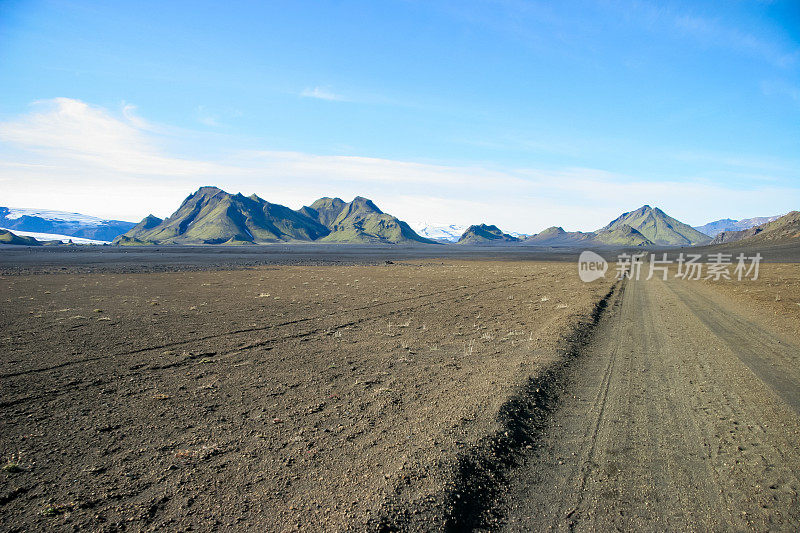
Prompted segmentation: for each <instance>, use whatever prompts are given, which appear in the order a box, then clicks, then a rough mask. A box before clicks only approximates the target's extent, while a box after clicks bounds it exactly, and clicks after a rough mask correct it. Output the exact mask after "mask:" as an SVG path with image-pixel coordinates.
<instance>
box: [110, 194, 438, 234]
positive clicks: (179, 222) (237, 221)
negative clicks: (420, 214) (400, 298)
mask: <svg viewBox="0 0 800 533" xmlns="http://www.w3.org/2000/svg"><path fill="white" fill-rule="evenodd" d="M312 241H322V242H363V243H367V242H382V243H392V244H397V243H405V242H421V243H422V242H430V241H428V240H427V239H423V238H422V237H420V236H419V235H417V234H416V233H414V231H413V230H412V229H411V228H410V227H408V224H406V223H405V222H402V221H400V220H398V219H396V218H395V217H393V216H391V215H388V214H385V213H383V212H382V211H381V210H380V209H378V207H377V206H375V204H373V203H372V201H370V200H368V199H366V198H361V197H357V198H356V199H354V200H353V201H352V202H350V203H346V202H344V201H343V200H341V199H339V198H320V199H319V200H317V201H316V202H314V203H313V204H311V206H307V207H303V208H301V209H300V210H298V211H294V210H293V209H290V208H288V207H286V206H283V205H280V204H273V203H270V202H267V201H266V200H263V199H261V198H259V197H258V196H256V195H255V194H254V195H251V196H247V197H246V196H243V195H242V194H230V193H227V192H225V191H223V190H222V189H219V188H217V187H201V188H200V189H198V190H197V192H195V193H193V194H191V195H190V196H189V197H187V198H186V200H184V201H183V203H182V204H181V205H180V207H179V208H178V210H177V211H175V213H173V214H172V215H171V216H170V217H168V218H166V219H164V220H161V219H159V218H158V217H155V216H153V215H150V216H148V217H146V218H145V219H144V220H142V221H141V222H140V223H139V224H137V225H136V226H135V227H134V228H132V229H131V230H130V231H128V232H127V233H125V234H124V235H122V236H120V237H118V238H117V239H116V240H115V241H114V242H115V243H117V244H258V243H277V242H312Z"/></svg>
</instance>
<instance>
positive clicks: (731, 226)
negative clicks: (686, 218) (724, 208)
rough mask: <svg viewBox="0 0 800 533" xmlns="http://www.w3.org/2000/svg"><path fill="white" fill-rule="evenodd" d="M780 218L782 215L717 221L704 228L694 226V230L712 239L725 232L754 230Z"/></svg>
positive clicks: (703, 226) (705, 225)
mask: <svg viewBox="0 0 800 533" xmlns="http://www.w3.org/2000/svg"><path fill="white" fill-rule="evenodd" d="M780 217H781V215H774V216H771V217H755V218H745V219H742V220H733V219H731V218H723V219H721V220H715V221H714V222H709V223H708V224H704V225H702V226H694V229H696V230H697V231H699V232H700V233H705V234H706V235H709V236H711V237H716V236H717V235H719V234H720V233H722V232H723V231H742V230H746V229H750V228H754V227H756V226H760V225H761V224H766V223H767V222H772V221H773V220H777V219H779V218H780Z"/></svg>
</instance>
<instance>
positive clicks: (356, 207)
mask: <svg viewBox="0 0 800 533" xmlns="http://www.w3.org/2000/svg"><path fill="white" fill-rule="evenodd" d="M323 200H328V199H323ZM333 200H334V201H335V200H337V198H334V199H333ZM317 202H319V200H317ZM317 202H314V203H315V204H316V203H317ZM313 205H314V204H312V207H313ZM337 208H338V203H336V204H334V205H332V206H331V212H333V211H334V210H336V209H337ZM328 228H329V229H330V233H329V234H328V235H326V236H325V237H323V238H322V239H320V241H321V242H349V243H365V244H367V243H372V244H380V243H384V244H400V243H414V242H418V243H424V244H433V243H434V241H432V240H430V239H426V238H424V237H420V236H419V235H417V233H416V232H415V231H414V230H413V229H411V226H409V225H408V224H407V223H405V222H403V221H402V220H398V219H397V218H395V217H393V216H392V215H389V214H387V213H384V212H383V211H381V210H380V209H378V206H376V205H375V204H374V203H373V202H372V200H369V199H368V198H363V197H361V196H356V197H355V198H354V199H353V201H352V202H350V203H347V204H344V205H343V206H342V207H341V211H339V214H338V215H337V216H336V219H335V220H334V221H333V222H331V223H330V224H329V225H328Z"/></svg>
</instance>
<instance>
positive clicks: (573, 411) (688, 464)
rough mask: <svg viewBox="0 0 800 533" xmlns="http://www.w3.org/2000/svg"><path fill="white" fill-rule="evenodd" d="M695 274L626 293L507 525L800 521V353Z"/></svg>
mask: <svg viewBox="0 0 800 533" xmlns="http://www.w3.org/2000/svg"><path fill="white" fill-rule="evenodd" d="M691 283H692V282H686V281H681V280H669V281H661V280H651V281H629V282H627V285H626V286H625V287H624V290H622V291H620V294H621V295H620V296H618V298H617V300H616V301H615V302H614V304H613V307H612V309H611V310H610V311H611V312H609V313H607V314H606V315H605V317H604V318H603V320H602V321H601V323H600V324H599V325H598V329H597V330H596V332H595V335H594V336H593V339H594V340H593V341H592V342H591V343H590V344H589V345H588V346H587V348H586V351H585V352H584V354H583V355H582V356H581V357H579V358H578V359H577V360H576V361H575V362H574V364H573V365H572V366H571V368H570V372H569V377H568V383H567V388H566V392H565V394H564V398H563V399H562V402H561V404H560V406H559V407H558V408H557V410H556V411H555V412H554V413H553V415H552V417H551V421H550V422H549V424H548V427H547V429H546V431H545V432H544V433H545V434H544V437H543V438H542V440H541V443H540V445H539V446H537V448H536V450H535V452H534V453H533V454H532V455H531V457H529V458H528V460H527V461H526V463H525V465H524V466H523V467H521V468H519V469H518V470H517V471H515V472H514V474H513V476H512V478H513V479H512V482H511V487H510V494H509V497H508V498H507V501H508V502H509V503H508V509H507V510H506V513H505V515H506V523H505V529H506V530H507V531H531V530H534V531H541V530H551V529H555V530H598V531H611V530H626V531H665V530H672V531H674V530H713V531H721V530H736V531H742V530H756V531H766V530H796V528H798V526H799V525H800V500H798V492H800V448H798V445H797V444H798V442H799V441H800V418H798V414H800V365H798V359H799V358H800V348H798V346H797V345H796V344H795V342H796V340H795V339H792V338H787V337H786V336H785V335H782V334H781V332H780V331H776V330H775V328H774V327H771V325H770V324H769V323H767V320H768V319H766V318H765V320H764V323H760V322H755V321H753V320H752V317H748V318H745V316H744V315H742V314H739V313H738V312H737V309H736V307H735V305H733V304H732V301H731V300H728V299H724V298H718V297H716V296H718V295H715V294H714V293H713V291H712V290H709V289H708V288H704V287H699V286H698V285H697V283H696V282H695V284H694V285H692V284H691Z"/></svg>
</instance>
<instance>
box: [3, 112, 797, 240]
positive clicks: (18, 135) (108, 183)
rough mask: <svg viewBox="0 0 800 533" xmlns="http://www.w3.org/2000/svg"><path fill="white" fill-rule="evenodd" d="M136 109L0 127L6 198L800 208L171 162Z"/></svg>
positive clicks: (286, 165)
mask: <svg viewBox="0 0 800 533" xmlns="http://www.w3.org/2000/svg"><path fill="white" fill-rule="evenodd" d="M133 112H134V108H133V107H132V106H130V105H126V106H125V107H123V108H122V110H121V111H120V113H119V115H115V114H114V113H112V112H110V111H108V110H106V109H103V108H99V107H95V106H91V105H88V104H86V103H84V102H81V101H78V100H71V99H67V98H58V99H55V100H52V101H49V102H40V103H38V104H36V109H35V110H34V111H33V112H31V113H29V114H26V115H22V116H20V117H17V118H16V119H14V120H11V121H8V122H2V123H0V140H2V141H3V143H4V144H2V145H0V182H3V184H4V186H3V199H2V202H3V205H9V206H14V207H39V208H51V209H60V210H65V211H76V212H81V213H85V214H89V215H95V216H100V217H104V218H117V219H123V220H125V219H127V220H139V219H141V218H142V217H144V216H145V215H146V214H148V213H151V212H152V213H154V214H156V215H158V216H166V215H169V214H171V213H172V211H174V210H175V208H176V207H177V205H178V204H179V203H180V201H181V200H183V198H185V197H186V196H187V195H188V194H189V193H191V192H193V191H194V190H195V189H196V188H198V187H200V186H202V185H217V186H219V187H221V188H223V189H225V190H228V191H229V192H243V193H245V194H251V193H256V194H258V195H259V196H261V197H262V198H265V199H267V200H269V201H272V202H277V203H282V204H285V205H288V206H290V207H294V208H299V207H300V206H301V205H304V204H309V203H311V202H312V201H313V200H314V199H316V198H318V197H320V196H340V197H342V198H344V199H346V200H349V199H351V198H352V197H353V196H356V195H362V196H368V197H371V198H372V199H373V200H375V202H376V203H377V204H378V205H379V206H380V207H381V208H382V209H384V210H385V211H387V212H389V213H392V214H394V215H396V216H398V217H400V218H402V219H404V220H437V221H442V222H448V223H454V224H473V223H479V222H487V223H495V224H498V225H499V226H500V227H501V228H502V229H504V230H506V231H520V232H526V233H531V232H536V231H540V230H542V229H544V228H546V227H548V226H551V225H559V226H564V228H565V229H567V230H576V229H580V230H592V229H596V228H599V227H601V226H603V225H605V224H606V223H607V222H608V221H609V220H611V219H612V218H614V217H616V216H618V215H619V214H620V213H621V212H622V211H626V210H631V209H635V208H637V207H639V206H640V205H642V204H645V203H649V204H651V205H658V206H660V207H662V208H663V209H664V210H665V211H667V212H668V213H670V214H671V215H673V216H675V217H676V218H678V219H681V220H684V221H685V222H688V223H692V224H701V223H705V222H708V221H710V220H715V219H719V218H724V217H728V216H730V217H731V218H745V217H748V216H756V215H770V214H776V213H780V212H785V211H788V210H790V209H791V208H793V207H795V208H796V205H797V204H800V193H799V192H798V190H797V189H794V188H789V187H780V186H778V185H776V182H770V181H764V180H758V181H756V180H751V181H749V182H747V183H748V184H747V185H746V186H740V187H738V188H736V187H732V186H729V185H726V183H725V182H724V180H718V181H711V180H704V181H701V180H685V179H681V180H677V179H676V180H672V181H649V180H646V179H640V178H637V177H634V176H626V175H623V174H619V173H614V172H608V171H604V170H599V169H591V168H562V169H537V168H527V169H520V168H516V169H502V168H487V167H479V166H465V165H447V164H433V163H419V162H410V161H397V160H391V159H381V158H372V157H363V156H340V155H317V154H309V153H302V152H280V151H271V150H259V151H240V152H236V153H229V154H227V155H225V156H223V157H218V158H214V159H211V158H208V159H196V158H188V157H178V156H175V155H173V154H170V153H168V152H167V151H166V150H165V149H164V146H165V145H166V141H167V138H166V137H165V136H164V135H163V134H161V133H156V132H164V131H170V128H164V127H163V126H154V125H151V124H149V123H148V122H147V121H145V120H143V119H140V118H138V117H137V116H136V115H135V114H133ZM173 135H182V132H179V131H178V132H173ZM192 139H193V140H199V141H202V139H203V138H202V137H199V136H198V134H193V135H192ZM206 140H207V139H206ZM735 163H737V162H736V161H735V160H733V161H731V162H730V164H735ZM738 163H739V164H742V162H741V161H740V162H738ZM746 163H747V164H748V165H749V164H750V161H749V160H748V161H746ZM713 164H714V163H709V165H713ZM776 164H777V163H776ZM746 170H748V171H752V169H751V168H749V167H748V168H746Z"/></svg>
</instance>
